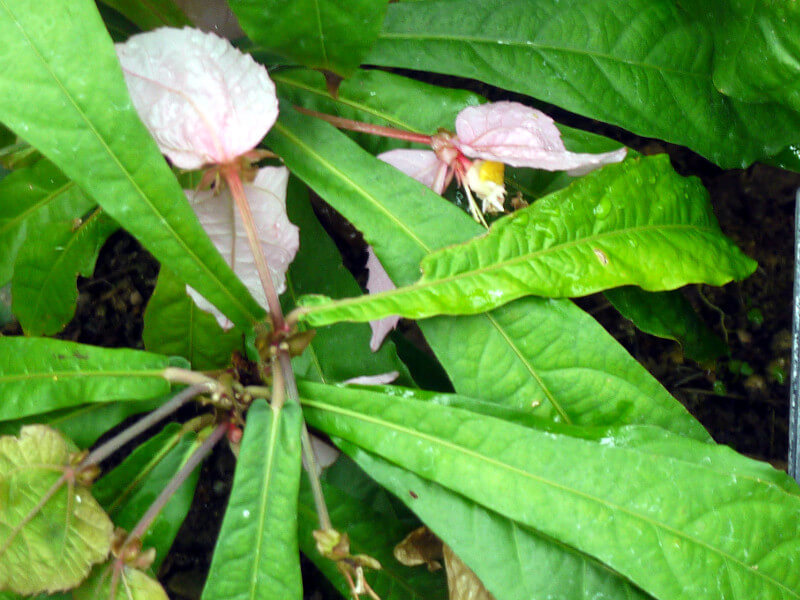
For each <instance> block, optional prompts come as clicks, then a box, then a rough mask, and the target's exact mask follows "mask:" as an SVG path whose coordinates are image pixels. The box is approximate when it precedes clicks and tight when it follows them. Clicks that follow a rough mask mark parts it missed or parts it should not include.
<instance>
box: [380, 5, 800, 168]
mask: <svg viewBox="0 0 800 600" xmlns="http://www.w3.org/2000/svg"><path fill="white" fill-rule="evenodd" d="M714 50H715V48H714V44H713V42H712V39H711V36H710V35H709V32H708V30H707V29H706V27H705V26H704V25H703V24H702V23H700V22H698V21H696V20H694V21H693V20H691V19H689V18H688V17H687V15H686V14H685V13H684V12H683V9H682V8H680V7H679V6H678V5H677V4H676V3H674V2H670V1H667V0H660V1H658V2H653V1H652V0H632V1H629V2H590V3H589V2H581V1H580V0H535V1H530V0H512V1H508V0H489V1H487V0H456V1H450V0H448V1H442V2H424V3H409V4H405V3H399V4H391V5H390V6H389V10H388V11H387V14H386V20H385V21H384V28H383V32H382V33H381V35H380V37H379V39H378V42H377V43H376V45H375V47H374V48H373V51H372V52H371V53H370V54H369V55H368V56H367V57H366V59H365V62H367V63H370V64H376V65H383V66H387V67H401V68H408V69H416V70H425V71H434V72H437V73H445V74H448V75H456V76H458V77H466V78H471V79H478V80H480V81H484V82H486V83H488V84H491V85H495V86H498V87H501V88H505V89H507V90H511V91H514V92H519V93H522V94H528V95H530V96H533V97H534V98H537V99H539V100H543V101H545V102H549V103H551V104H555V105H557V106H560V107H562V108H564V109H566V110H569V111H572V112H575V113H578V114H582V115H585V116H587V117H591V118H593V119H599V120H601V121H606V122H609V123H613V124H615V125H619V126H620V127H624V128H626V129H628V130H630V131H632V132H634V133H636V134H638V135H642V136H645V137H656V138H661V139H664V140H667V141H670V142H674V143H677V144H682V145H684V146H688V147H689V148H691V149H692V150H695V151H696V152H698V153H700V154H702V155H703V156H705V157H706V158H709V159H710V160H713V161H714V162H716V163H717V164H719V165H720V166H722V167H728V168H733V167H743V166H746V165H748V164H750V163H752V162H753V161H755V160H758V159H760V158H763V157H766V156H771V155H773V154H775V153H777V152H778V151H780V150H781V149H782V148H784V147H785V146H787V145H788V144H790V143H792V142H794V141H796V137H797V136H796V132H797V130H798V126H800V115H797V114H795V113H793V112H792V111H790V110H787V109H785V108H783V107H782V106H780V105H778V104H775V103H765V104H748V103H745V102H742V101H740V100H736V99H733V98H730V97H728V96H725V95H723V94H721V93H720V92H719V91H717V89H716V88H715V87H714V81H713V80H712V62H713V60H714V58H715V56H714Z"/></svg>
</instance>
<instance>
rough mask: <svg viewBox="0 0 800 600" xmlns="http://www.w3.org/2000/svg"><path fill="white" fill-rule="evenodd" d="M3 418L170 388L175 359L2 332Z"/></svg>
mask: <svg viewBox="0 0 800 600" xmlns="http://www.w3.org/2000/svg"><path fill="white" fill-rule="evenodd" d="M0 356H2V360H1V361H0V396H2V398H3V402H2V403H0V420H8V419H15V418H19V417H24V416H27V415H33V414H39V413H44V412H48V411H51V410H55V409H59V408H66V407H68V406H76V405H78V404H85V403H87V402H104V401H109V400H146V399H148V398H154V397H156V396H163V395H165V394H167V392H169V387H170V386H169V383H168V382H167V380H166V379H164V378H163V376H162V374H161V373H162V372H163V370H164V369H165V368H166V367H167V366H169V359H168V358H167V357H165V356H159V355H158V354H150V353H147V352H141V351H138V350H127V349H114V350H111V349H106V348H96V347H94V346H87V345H84V344H76V343H74V342H64V341H61V340H51V339H46V338H22V337H2V338H0Z"/></svg>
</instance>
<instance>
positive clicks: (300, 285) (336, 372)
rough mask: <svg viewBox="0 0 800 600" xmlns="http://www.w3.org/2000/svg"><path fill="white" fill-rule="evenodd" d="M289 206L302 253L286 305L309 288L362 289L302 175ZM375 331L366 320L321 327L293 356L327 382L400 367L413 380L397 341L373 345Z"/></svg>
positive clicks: (340, 292)
mask: <svg viewBox="0 0 800 600" xmlns="http://www.w3.org/2000/svg"><path fill="white" fill-rule="evenodd" d="M287 210H288V212H289V217H290V219H291V221H292V222H293V223H296V224H297V225H298V227H299V228H300V252H299V253H298V255H297V257H296V258H295V260H294V262H293V263H292V265H291V267H290V269H289V272H288V274H287V278H286V286H287V290H286V293H285V294H284V295H283V297H282V301H283V305H284V310H285V311H286V312H287V313H288V312H289V310H290V309H291V308H294V305H295V303H296V302H297V298H298V297H299V296H300V295H302V294H304V293H307V292H311V291H321V292H323V293H324V294H326V295H330V296H334V297H337V296H340V297H346V296H350V295H353V294H357V293H359V292H360V291H361V290H360V288H359V287H358V284H357V283H356V282H355V280H354V279H353V276H352V275H351V274H350V272H349V271H348V270H347V269H346V268H345V266H344V265H343V264H342V257H341V255H340V254H339V251H338V250H337V249H336V246H335V245H334V243H333V240H331V239H330V237H328V234H327V233H326V232H325V230H324V229H323V228H322V225H320V223H319V221H318V220H317V218H316V216H314V211H313V210H312V208H311V202H310V201H309V197H308V189H307V188H306V187H305V186H304V185H303V184H302V183H301V182H299V181H298V180H296V179H292V180H290V182H289V193H288V197H287ZM369 339H370V331H369V327H368V326H367V325H364V324H362V323H341V324H339V325H335V326H333V327H326V328H324V329H319V330H317V332H316V334H315V335H314V338H313V339H312V340H311V343H310V344H309V346H308V348H306V350H305V352H303V354H301V355H300V356H297V357H295V358H294V359H293V360H292V364H293V366H294V369H295V373H296V374H298V375H301V376H303V377H306V378H308V379H312V380H315V381H321V382H324V383H334V382H340V381H345V380H347V379H352V378H353V377H360V376H365V375H366V376H369V375H380V374H383V373H389V372H392V371H396V372H397V373H398V374H402V375H401V380H400V381H401V382H404V383H411V380H410V379H409V378H408V377H409V376H408V372H407V370H406V368H405V366H404V365H403V363H402V362H401V361H400V359H399V358H398V357H397V352H396V351H395V348H394V344H392V343H391V341H388V342H386V343H385V344H384V345H383V346H382V347H381V348H380V350H378V351H377V352H372V351H370V349H369ZM342 348H347V349H348V350H347V352H342Z"/></svg>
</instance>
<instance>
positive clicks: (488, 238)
mask: <svg viewBox="0 0 800 600" xmlns="http://www.w3.org/2000/svg"><path fill="white" fill-rule="evenodd" d="M643 198H648V199H652V200H650V201H648V202H642V199H643ZM687 256H691V257H692V260H684V257H687ZM420 267H421V270H422V278H421V279H420V280H419V281H418V282H416V283H414V284H412V285H410V286H407V287H405V288H401V289H398V290H394V291H391V292H384V293H381V294H375V295H369V296H362V297H360V298H353V299H348V300H340V301H338V302H331V303H329V301H328V300H326V299H324V298H319V297H309V298H308V299H307V301H306V302H305V303H304V304H306V306H307V307H308V313H307V314H306V315H304V316H303V319H304V320H306V321H307V322H308V323H309V324H311V325H317V326H319V325H325V324H327V323H330V322H336V321H339V320H345V319H346V320H355V321H369V320H373V319H380V318H383V317H386V316H389V315H392V314H399V315H401V316H404V317H410V318H417V319H418V318H425V317H431V316H434V315H437V314H475V313H479V312H485V311H488V310H491V309H493V308H496V307H498V306H502V305H503V304H505V303H507V302H508V301H510V300H515V299H517V298H519V297H521V296H524V295H537V296H550V297H565V296H567V297H568V296H582V295H586V294H591V293H593V292H597V291H600V290H602V289H606V288H611V287H617V286H620V285H629V284H635V285H638V286H640V287H642V288H644V289H646V290H651V291H652V290H665V289H666V290H669V289H674V288H676V287H680V286H682V285H685V284H687V283H700V282H703V283H709V284H712V285H722V284H725V283H727V282H729V281H731V280H732V279H743V278H744V277H746V276H747V275H749V274H750V273H751V272H752V271H753V270H754V269H755V267H756V264H755V263H754V262H753V261H752V260H750V259H749V258H747V257H746V256H744V255H743V254H742V253H741V251H740V250H739V249H738V248H736V246H735V245H734V244H733V243H732V242H731V241H730V240H728V239H727V238H726V237H725V236H723V235H722V232H721V231H720V229H719V225H718V224H717V222H716V219H715V218H714V215H713V211H712V210H711V205H710V204H709V202H708V195H707V193H706V192H705V190H704V189H703V187H702V185H701V184H700V182H699V181H698V180H696V179H684V178H682V177H679V176H677V175H675V174H674V172H673V171H672V170H671V167H670V166H669V160H668V158H667V157H666V156H660V157H656V158H650V159H639V160H634V161H628V162H626V163H625V164H620V165H609V166H607V167H606V168H605V169H603V170H602V171H598V172H595V173H591V174H589V175H587V176H586V177H583V178H581V179H580V180H578V181H576V182H575V183H573V184H572V185H571V186H570V187H568V188H566V189H565V190H562V191H560V192H556V193H555V194H552V195H550V196H548V197H547V198H545V199H542V200H539V201H538V202H536V204H534V205H533V206H530V207H528V208H525V209H522V210H519V211H517V212H515V213H513V214H511V215H509V216H507V217H505V218H502V219H500V220H498V221H496V222H495V223H494V224H493V225H492V227H491V228H490V229H489V232H488V233H487V234H486V235H484V236H481V237H479V238H477V239H476V240H474V241H471V242H468V243H466V244H463V245H460V246H451V247H449V248H445V249H443V250H440V251H439V252H436V253H434V254H431V255H429V256H426V257H425V258H424V259H423V260H422V263H421V265H420Z"/></svg>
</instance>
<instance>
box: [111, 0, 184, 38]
mask: <svg viewBox="0 0 800 600" xmlns="http://www.w3.org/2000/svg"><path fill="white" fill-rule="evenodd" d="M101 2H102V3H103V4H105V5H106V6H110V7H111V8H113V9H114V10H116V11H117V12H118V13H119V14H121V15H122V16H124V17H125V18H126V19H128V20H129V21H131V22H132V23H135V24H136V25H137V26H138V27H139V29H141V30H142V31H148V30H149V29H155V28H156V27H183V26H184V25H191V23H189V19H187V18H186V15H185V14H183V11H181V9H180V8H178V7H177V6H176V5H175V3H174V2H173V1H172V0H101Z"/></svg>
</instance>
